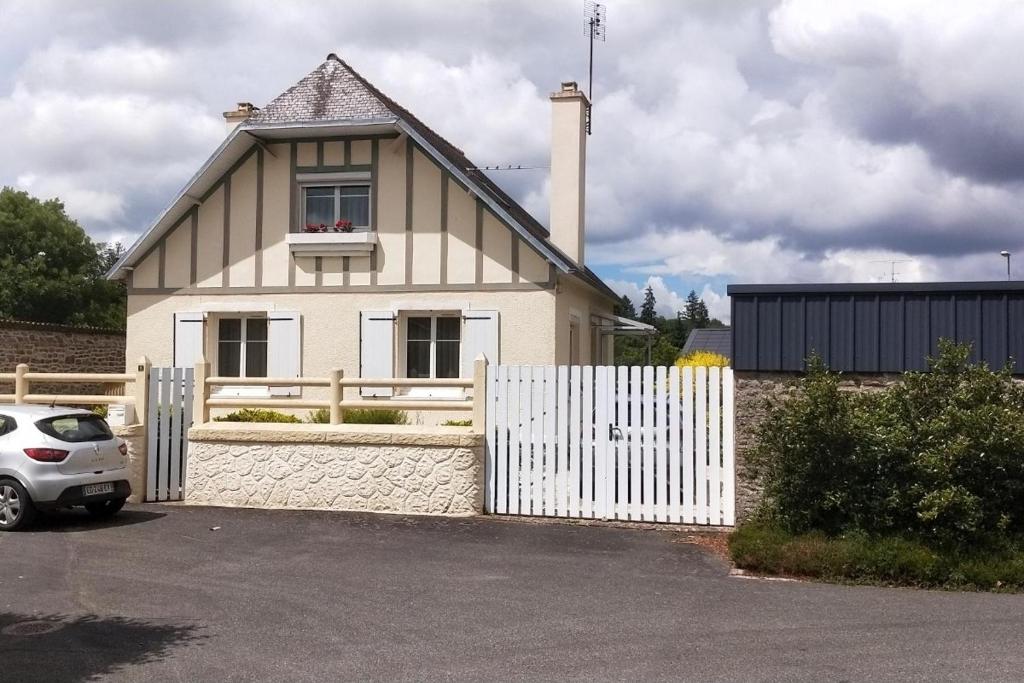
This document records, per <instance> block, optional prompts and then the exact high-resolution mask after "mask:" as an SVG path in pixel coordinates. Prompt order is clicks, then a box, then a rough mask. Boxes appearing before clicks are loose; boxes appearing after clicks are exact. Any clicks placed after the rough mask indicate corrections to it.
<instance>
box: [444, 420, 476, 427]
mask: <svg viewBox="0 0 1024 683" xmlns="http://www.w3.org/2000/svg"><path fill="white" fill-rule="evenodd" d="M442 424H443V426H445V427H472V426H473V421H472V420H445V421H444V422H443V423H442Z"/></svg>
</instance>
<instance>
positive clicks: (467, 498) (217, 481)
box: [185, 423, 483, 516]
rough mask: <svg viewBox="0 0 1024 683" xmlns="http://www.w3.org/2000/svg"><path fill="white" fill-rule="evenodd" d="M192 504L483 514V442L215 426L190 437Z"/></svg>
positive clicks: (372, 431)
mask: <svg viewBox="0 0 1024 683" xmlns="http://www.w3.org/2000/svg"><path fill="white" fill-rule="evenodd" d="M185 502H187V503H192V504H197V505H225V506H241V507H259V508H299V509H315V510H368V511H372V512H388V513H400V514H422V515H449V516H466V515H475V514H480V513H481V512H482V511H483V438H482V436H480V435H476V434H471V433H469V430H467V429H459V428H444V427H435V428H416V429H415V430H412V429H410V428H409V427H404V428H403V427H391V426H386V425H339V426H330V425H287V424H285V425H238V424H228V423H222V424H217V423H211V424H206V425H203V426H202V427H197V428H193V429H192V430H190V431H189V456H188V481H187V483H186V493H185Z"/></svg>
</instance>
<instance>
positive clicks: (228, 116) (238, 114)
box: [224, 102, 257, 135]
mask: <svg viewBox="0 0 1024 683" xmlns="http://www.w3.org/2000/svg"><path fill="white" fill-rule="evenodd" d="M254 111H257V108H256V107H254V106H252V102H239V103H238V108H237V109H235V110H234V111H226V112H224V120H225V121H226V122H227V124H228V130H227V132H228V135H230V134H231V131H233V130H234V129H235V128H237V127H238V124H240V123H242V122H243V121H245V120H246V119H247V118H249V117H250V116H252V113H253V112H254Z"/></svg>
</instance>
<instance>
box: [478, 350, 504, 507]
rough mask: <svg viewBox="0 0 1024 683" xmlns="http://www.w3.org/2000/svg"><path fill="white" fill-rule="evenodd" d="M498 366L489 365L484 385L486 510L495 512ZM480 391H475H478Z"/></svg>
mask: <svg viewBox="0 0 1024 683" xmlns="http://www.w3.org/2000/svg"><path fill="white" fill-rule="evenodd" d="M497 389H498V366H496V365H491V364H488V365H487V376H486V380H485V384H484V403H485V405H486V406H487V408H486V411H487V412H486V415H485V417H484V425H485V426H484V448H485V449H486V455H485V456H484V510H486V511H488V512H494V497H495V495H496V494H497V488H498V479H497V473H496V472H495V470H494V466H495V464H496V460H497V457H496V456H497V448H498V434H497V431H496V430H497V421H498V420H497V412H498V411H497V410H496V409H495V404H496V403H497V401H498V397H497ZM477 390H478V389H474V391H477Z"/></svg>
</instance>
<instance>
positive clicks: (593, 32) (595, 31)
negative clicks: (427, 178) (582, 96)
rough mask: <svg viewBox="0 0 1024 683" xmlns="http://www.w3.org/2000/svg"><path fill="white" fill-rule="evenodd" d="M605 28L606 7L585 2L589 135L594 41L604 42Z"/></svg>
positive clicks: (587, 0) (592, 97) (584, 27)
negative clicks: (588, 55) (587, 45)
mask: <svg viewBox="0 0 1024 683" xmlns="http://www.w3.org/2000/svg"><path fill="white" fill-rule="evenodd" d="M604 26H605V17H604V5H600V4H598V3H596V2H594V1H593V0H584V2H583V35H585V36H587V37H588V38H590V64H589V71H590V80H589V82H588V83H587V99H588V100H590V104H588V105H587V135H590V122H591V119H593V114H592V113H591V109H593V107H594V41H595V40H600V41H601V42H602V43H603V42H604Z"/></svg>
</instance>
